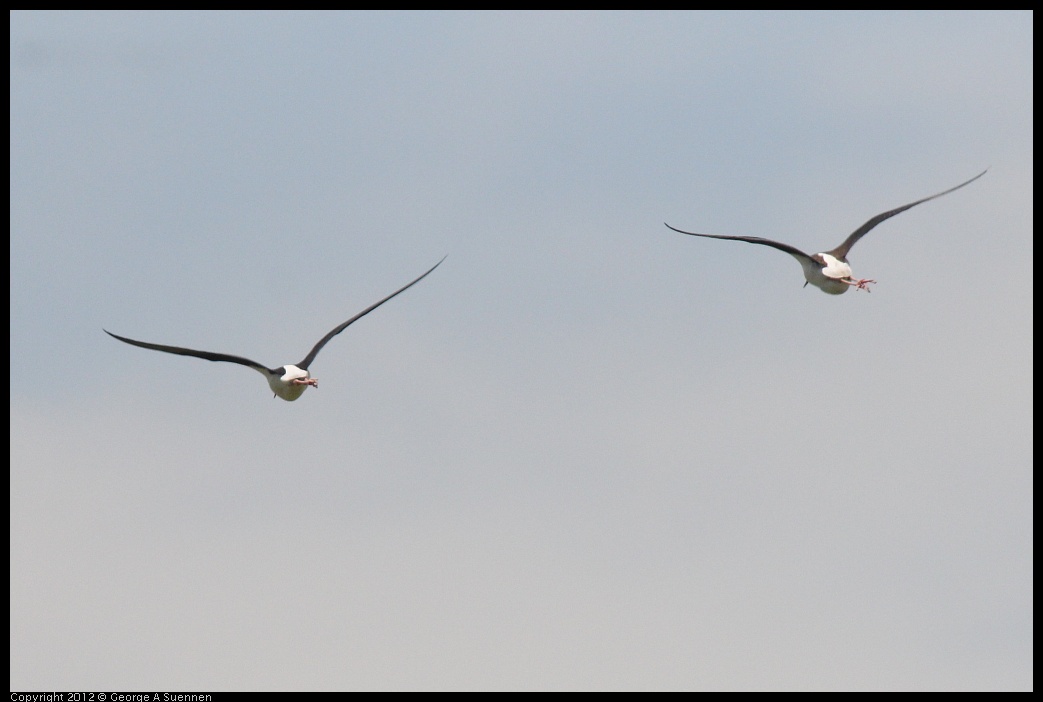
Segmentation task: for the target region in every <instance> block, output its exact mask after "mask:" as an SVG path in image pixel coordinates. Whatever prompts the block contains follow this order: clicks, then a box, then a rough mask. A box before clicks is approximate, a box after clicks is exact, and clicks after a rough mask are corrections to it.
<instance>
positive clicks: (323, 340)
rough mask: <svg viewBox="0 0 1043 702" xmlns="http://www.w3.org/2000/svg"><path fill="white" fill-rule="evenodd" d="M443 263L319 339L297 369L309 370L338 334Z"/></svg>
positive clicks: (432, 267) (434, 266) (438, 264)
mask: <svg viewBox="0 0 1043 702" xmlns="http://www.w3.org/2000/svg"><path fill="white" fill-rule="evenodd" d="M444 260H445V256H443V257H442V261H444ZM442 261H439V262H438V263H436V264H435V265H433V266H431V268H430V269H429V270H428V271H427V273H424V275H422V276H420V277H419V278H417V279H416V280H414V281H413V282H412V283H410V284H409V285H405V286H403V287H401V288H399V289H398V290H396V291H395V292H393V293H391V294H390V295H388V296H387V297H385V298H384V299H383V300H381V301H380V302H375V303H373V304H372V305H370V306H369V307H367V308H366V309H364V310H362V311H361V312H359V313H358V314H357V315H355V316H354V317H352V318H351V319H349V320H348V321H346V322H344V323H343V324H338V325H337V326H336V327H334V328H333V329H332V330H331V331H330V333H329V334H327V335H326V336H324V337H322V338H321V339H319V343H317V344H315V346H314V348H312V350H311V351H309V352H308V355H307V356H305V357H304V360H303V361H301V362H300V363H298V364H297V367H298V368H302V369H304V370H308V366H310V365H311V362H312V361H314V360H315V357H316V356H318V355H319V351H322V347H323V346H325V345H326V344H327V342H329V340H330V339H332V338H333V337H335V336H337V334H340V333H341V332H342V331H344V330H345V329H347V328H348V326H349V325H350V324H351V323H352V322H355V321H357V320H358V319H359V318H361V317H364V316H366V315H367V314H369V313H370V312H372V311H373V310H375V309H377V308H378V307H380V306H381V305H383V304H384V303H385V302H387V301H388V300H390V299H391V298H393V297H394V296H395V295H398V294H399V293H400V292H405V291H406V290H408V289H409V288H411V287H413V286H414V285H416V284H417V283H419V282H420V281H421V280H423V279H424V278H425V277H427V275H428V273H430V272H431V271H433V270H434V269H436V268H438V267H439V266H440V265H442Z"/></svg>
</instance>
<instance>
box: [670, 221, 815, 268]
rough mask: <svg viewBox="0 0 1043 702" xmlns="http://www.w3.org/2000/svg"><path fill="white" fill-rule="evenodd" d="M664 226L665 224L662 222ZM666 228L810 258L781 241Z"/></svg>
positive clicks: (803, 258) (681, 232) (795, 256)
mask: <svg viewBox="0 0 1043 702" xmlns="http://www.w3.org/2000/svg"><path fill="white" fill-rule="evenodd" d="M663 224H666V222H663ZM666 226H667V227H668V228H670V229H673V230H674V231H675V232H678V233H680V234H687V235H688V236H704V237H706V238H708V239H731V240H732V241H745V242H747V243H750V244H762V245H764V246H770V247H771V248H773V249H778V250H779V251H785V252H786V253H788V254H789V255H790V256H793V257H794V258H796V259H797V260H810V259H811V256H808V255H807V254H806V253H804V252H803V251H801V250H800V249H798V248H797V247H796V246H790V245H789V244H783V243H782V242H781V241H773V240H771V239H764V238H762V237H759V236H725V235H724V234H696V233H695V232H686V231H684V230H683V229H678V228H677V227H671V226H670V225H669V224H666Z"/></svg>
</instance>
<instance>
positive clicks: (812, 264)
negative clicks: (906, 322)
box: [664, 168, 989, 295]
mask: <svg viewBox="0 0 1043 702" xmlns="http://www.w3.org/2000/svg"><path fill="white" fill-rule="evenodd" d="M988 170H989V169H988V168H986V169H985V170H984V171H982V172H981V173H979V174H978V175H976V176H974V177H973V178H971V179H970V180H968V181H966V182H964V183H960V184H959V185H957V186H956V187H955V188H949V189H948V190H945V191H943V192H940V193H938V194H936V195H931V196H929V197H925V198H923V199H922V200H917V201H916V202H910V203H909V204H908V205H902V206H901V207H896V208H895V209H893V210H888V211H887V212H881V213H880V214H878V215H877V216H876V217H873V218H872V219H870V220H869V221H868V222H866V223H865V224H863V225H862V226H861V227H859V228H858V229H856V230H855V231H853V232H851V234H850V235H849V236H848V238H846V239H844V241H843V243H842V244H840V246H838V247H836V248H835V249H833V250H831V251H824V252H822V253H817V254H813V255H811V256H809V255H808V254H806V253H804V252H803V251H801V250H800V249H798V248H797V247H795V246H790V245H789V244H784V243H782V242H781V241H773V240H772V239H764V238H761V237H759V236H724V235H723V234H696V233H695V232H686V231H684V230H681V229H678V228H677V227H671V226H670V225H669V224H667V225H666V226H667V227H669V228H670V229H673V230H674V231H675V232H680V233H681V234H688V235H689V236H704V237H707V238H710V239H734V240H735V241H746V242H749V243H751V244H763V245H764V246H770V247H772V248H774V249H778V250H779V251H785V252H786V253H788V254H789V255H790V256H792V257H793V258H795V259H797V261H798V262H799V263H800V266H801V268H803V269H804V278H805V279H806V280H807V282H805V283H804V287H807V286H808V283H811V284H812V285H814V286H815V287H817V288H819V289H820V290H822V292H826V293H829V294H830V295H842V294H843V293H846V292H847V291H848V289H850V288H858V289H860V290H865V291H866V292H870V290H869V287H868V286H869V284H870V283H875V282H876V281H875V280H868V279H866V278H861V279H859V280H855V279H854V278H853V277H852V276H851V266H850V265H849V264H848V261H847V254H848V252H849V251H850V250H851V247H852V246H854V245H855V244H856V243H857V242H858V240H859V239H861V238H862V237H863V236H865V235H866V234H867V233H869V230H871V229H872V228H873V227H875V226H876V225H878V224H880V223H881V222H883V221H884V220H886V219H890V218H891V217H894V216H895V215H896V214H899V213H901V212H905V211H906V210H908V209H909V208H910V207H916V206H917V205H919V204H922V203H924V202H927V201H928V200H933V199H935V198H937V197H941V196H942V195H948V194H949V193H951V192H952V191H954V190H959V189H960V188H962V187H963V186H965V185H969V184H970V183H973V182H974V181H976V180H978V178H981V177H982V176H983V175H985V173H986V172H987V171H988ZM664 224H666V223H665V222H664Z"/></svg>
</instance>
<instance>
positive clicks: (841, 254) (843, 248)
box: [829, 168, 989, 261]
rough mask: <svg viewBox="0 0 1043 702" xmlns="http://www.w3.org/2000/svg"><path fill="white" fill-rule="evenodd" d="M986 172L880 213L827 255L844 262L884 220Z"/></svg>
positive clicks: (958, 187) (947, 192) (963, 184)
mask: <svg viewBox="0 0 1043 702" xmlns="http://www.w3.org/2000/svg"><path fill="white" fill-rule="evenodd" d="M988 170H989V169H988V168H986V169H985V170H984V171H982V172H981V173H979V174H978V175H976V176H974V177H973V178H971V179H970V180H968V181H966V182H963V183H960V184H959V185H957V186H956V187H955V188H949V189H948V190H944V191H942V192H940V193H938V194H936V195H931V196H929V197H925V198H923V199H922V200H917V201H916V202H910V203H909V204H908V205H902V206H901V207H896V208H895V209H893V210H888V211H887V212H881V213H880V214H878V215H877V216H876V217H873V218H872V219H871V220H869V221H868V222H866V223H865V224H863V225H862V226H861V227H859V228H858V229H856V230H855V231H853V232H851V235H850V236H848V238H846V239H844V243H843V244H841V245H840V246H838V247H836V248H835V249H833V250H832V251H830V252H829V254H831V255H832V256H835V257H836V258H839V259H841V260H845V261H846V260H847V253H848V251H850V250H851V247H852V246H854V245H855V243H856V242H857V241H858V240H859V239H861V238H862V237H864V236H865V235H866V234H867V233H869V230H870V229H872V228H873V227H875V226H876V225H878V224H880V223H881V222H883V221H884V220H885V219H890V218H891V217H894V216H895V215H896V214H900V213H902V212H905V211H906V210H908V209H909V208H910V207H916V206H917V205H920V204H923V203H925V202H927V201H928V200H933V199H935V198H936V197H941V196H942V195H948V194H949V193H951V192H952V191H954V190H959V189H960V188H962V187H963V186H965V185H970V184H971V183H973V182H974V181H976V180H978V178H981V177H982V176H983V175H985V174H986V173H987V172H988Z"/></svg>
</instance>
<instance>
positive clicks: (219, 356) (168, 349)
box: [102, 329, 275, 375]
mask: <svg viewBox="0 0 1043 702" xmlns="http://www.w3.org/2000/svg"><path fill="white" fill-rule="evenodd" d="M102 331H103V332H105V333H106V334H108V335H109V336H111V337H112V338H114V339H119V340H120V341H122V342H123V343H125V344H130V345H131V346H140V347H141V348H143V349H152V350H153V351H163V352H164V353H173V354H176V355H178V356H195V357H196V358H202V359H203V360H206V361H225V362H227V363H238V364H239V365H241V366H248V367H250V368H253V369H254V370H256V371H260V372H261V373H264V374H265V375H268V374H269V373H274V372H275V371H273V370H271V369H268V368H265V367H264V366H262V365H261V364H260V363H258V362H257V361H251V360H250V359H249V358H243V357H242V356H230V355H229V354H227V353H214V352H212V351H196V350H195V349H185V348H181V347H180V346H164V345H163V344H150V343H149V342H147V341H135V340H134V339H128V338H127V337H125V336H119V335H118V334H113V333H112V332H110V331H109V330H107V329H102Z"/></svg>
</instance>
